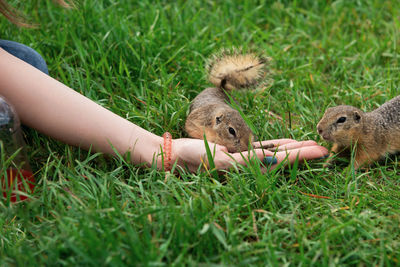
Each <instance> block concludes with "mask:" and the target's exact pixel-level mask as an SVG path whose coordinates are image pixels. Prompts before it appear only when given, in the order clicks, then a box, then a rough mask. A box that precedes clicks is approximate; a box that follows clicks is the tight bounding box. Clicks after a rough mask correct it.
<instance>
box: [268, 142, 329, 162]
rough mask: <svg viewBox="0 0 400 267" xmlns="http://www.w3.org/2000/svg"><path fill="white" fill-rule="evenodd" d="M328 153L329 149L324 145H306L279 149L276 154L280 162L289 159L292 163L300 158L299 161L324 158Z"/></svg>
mask: <svg viewBox="0 0 400 267" xmlns="http://www.w3.org/2000/svg"><path fill="white" fill-rule="evenodd" d="M327 154H328V150H327V149H326V148H325V147H322V146H317V145H316V146H305V147H301V148H296V149H292V150H287V151H279V152H277V153H276V154H275V157H276V158H277V160H278V163H280V162H282V161H284V160H287V161H288V162H290V163H294V162H295V161H296V159H297V158H298V159H299V161H303V160H306V159H308V160H311V159H319V158H323V157H325V156H326V155H327Z"/></svg>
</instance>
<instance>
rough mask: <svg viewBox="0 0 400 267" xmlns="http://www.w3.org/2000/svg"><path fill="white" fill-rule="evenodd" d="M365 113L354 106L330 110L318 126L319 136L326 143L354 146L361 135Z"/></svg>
mask: <svg viewBox="0 0 400 267" xmlns="http://www.w3.org/2000/svg"><path fill="white" fill-rule="evenodd" d="M363 123H364V112H362V111H361V110H359V109H358V108H355V107H352V106H345V105H342V106H337V107H333V108H328V109H327V110H326V111H325V114H324V116H323V117H322V119H321V120H320V121H319V123H318V124H317V130H318V134H319V135H320V136H321V137H322V138H323V139H325V140H326V141H330V142H334V143H337V144H340V145H343V146H350V145H351V144H354V143H355V142H356V141H357V140H358V137H359V135H360V133H361V130H362V126H363Z"/></svg>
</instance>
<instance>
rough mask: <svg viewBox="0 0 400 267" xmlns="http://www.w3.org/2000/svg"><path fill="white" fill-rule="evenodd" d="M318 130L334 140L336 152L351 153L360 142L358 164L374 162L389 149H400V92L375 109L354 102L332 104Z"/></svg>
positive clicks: (389, 150) (333, 151)
mask: <svg viewBox="0 0 400 267" xmlns="http://www.w3.org/2000/svg"><path fill="white" fill-rule="evenodd" d="M317 130H318V133H319V134H320V135H321V137H322V138H323V139H325V140H326V141H331V142H333V143H334V144H333V147H332V150H331V151H332V153H331V155H333V154H334V153H339V154H340V153H346V152H347V153H348V151H349V148H351V147H352V145H353V146H356V147H355V148H356V149H355V159H354V167H355V168H356V169H358V168H359V167H361V166H363V165H367V164H370V163H372V162H374V161H376V160H378V159H379V158H381V157H382V156H384V155H385V154H386V153H389V154H391V153H395V152H398V151H400V96H397V97H395V98H393V99H392V100H390V101H388V102H386V103H385V104H383V105H382V106H380V107H379V108H377V109H375V110H374V111H372V112H362V111H361V110H359V109H357V108H355V107H352V106H344V105H343V106H337V107H333V108H328V109H327V110H326V112H325V114H324V116H323V117H322V119H321V120H320V122H319V123H318V125H317Z"/></svg>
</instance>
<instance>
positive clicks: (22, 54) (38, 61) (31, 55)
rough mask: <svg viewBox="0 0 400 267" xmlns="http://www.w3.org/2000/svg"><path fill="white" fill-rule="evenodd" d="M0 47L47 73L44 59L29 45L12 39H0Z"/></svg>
mask: <svg viewBox="0 0 400 267" xmlns="http://www.w3.org/2000/svg"><path fill="white" fill-rule="evenodd" d="M0 47H1V48H3V49H4V50H6V51H7V52H8V53H10V54H12V55H13V56H15V57H17V58H19V59H21V60H23V61H25V62H26V63H28V64H30V65H32V66H34V67H35V68H37V69H39V70H41V71H42V72H44V73H46V74H47V75H48V74H49V70H48V69H47V64H46V61H44V59H43V58H42V56H41V55H40V54H39V53H38V52H36V51H35V50H33V49H32V48H30V47H29V46H26V45H23V44H20V43H17V42H13V41H7V40H0Z"/></svg>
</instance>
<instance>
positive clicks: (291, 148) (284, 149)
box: [271, 140, 318, 151]
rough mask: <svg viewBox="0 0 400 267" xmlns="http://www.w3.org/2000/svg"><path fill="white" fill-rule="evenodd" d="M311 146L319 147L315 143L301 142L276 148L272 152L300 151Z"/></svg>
mask: <svg viewBox="0 0 400 267" xmlns="http://www.w3.org/2000/svg"><path fill="white" fill-rule="evenodd" d="M309 146H318V145H317V143H316V142H315V141H311V140H310V141H301V142H297V141H296V142H291V143H287V144H282V145H280V146H278V147H275V148H273V149H271V150H274V149H275V150H276V151H286V150H293V149H298V148H302V147H309Z"/></svg>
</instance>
